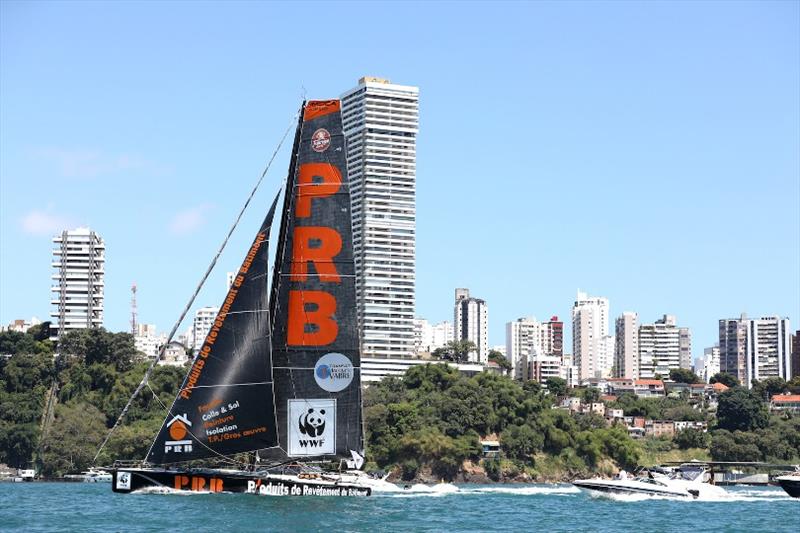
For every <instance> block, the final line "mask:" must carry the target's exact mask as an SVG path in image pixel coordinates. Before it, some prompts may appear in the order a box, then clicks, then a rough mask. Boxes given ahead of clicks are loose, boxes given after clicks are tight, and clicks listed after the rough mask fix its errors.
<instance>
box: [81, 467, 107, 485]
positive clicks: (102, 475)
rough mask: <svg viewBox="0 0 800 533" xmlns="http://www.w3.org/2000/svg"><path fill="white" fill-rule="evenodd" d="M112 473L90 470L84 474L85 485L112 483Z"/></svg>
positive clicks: (95, 469)
mask: <svg viewBox="0 0 800 533" xmlns="http://www.w3.org/2000/svg"><path fill="white" fill-rule="evenodd" d="M112 477H113V476H112V475H111V472H107V471H105V470H99V469H97V468H90V469H89V470H87V471H86V472H84V473H83V482H84V483H111V478H112Z"/></svg>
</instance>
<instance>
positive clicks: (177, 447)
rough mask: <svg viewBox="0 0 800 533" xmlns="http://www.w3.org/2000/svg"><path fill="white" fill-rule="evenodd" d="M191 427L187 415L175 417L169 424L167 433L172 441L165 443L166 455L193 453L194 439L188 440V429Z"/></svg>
mask: <svg viewBox="0 0 800 533" xmlns="http://www.w3.org/2000/svg"><path fill="white" fill-rule="evenodd" d="M191 425H192V423H191V422H190V421H189V418H188V417H187V416H186V413H184V414H182V415H175V416H174V417H172V420H170V421H169V422H167V431H168V432H169V436H170V438H172V440H165V441H164V453H169V452H173V453H190V452H191V451H192V439H187V438H186V435H187V434H188V433H189V430H188V427H191Z"/></svg>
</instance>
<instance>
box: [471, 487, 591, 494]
mask: <svg viewBox="0 0 800 533" xmlns="http://www.w3.org/2000/svg"><path fill="white" fill-rule="evenodd" d="M462 492H465V493H471V494H517V495H520V496H532V495H536V494H553V495H558V494H579V493H580V492H581V490H580V489H579V488H578V487H574V486H572V485H549V486H548V485H542V486H536V487H476V488H474V489H467V490H464V491H462Z"/></svg>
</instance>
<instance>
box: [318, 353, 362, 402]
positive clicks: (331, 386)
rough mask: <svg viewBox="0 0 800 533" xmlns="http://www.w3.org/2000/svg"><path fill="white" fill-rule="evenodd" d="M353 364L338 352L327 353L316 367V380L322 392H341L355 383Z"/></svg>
mask: <svg viewBox="0 0 800 533" xmlns="http://www.w3.org/2000/svg"><path fill="white" fill-rule="evenodd" d="M353 373H354V371H353V363H351V362H350V359H348V358H347V356H346V355H344V354H341V353H338V352H330V353H326V354H325V355H323V356H322V357H320V358H319V360H318V361H317V364H316V365H314V379H315V380H316V381H317V385H319V386H320V388H321V389H322V390H326V391H328V392H339V391H341V390H344V389H346V388H347V387H348V386H349V385H350V383H351V382H352V381H353Z"/></svg>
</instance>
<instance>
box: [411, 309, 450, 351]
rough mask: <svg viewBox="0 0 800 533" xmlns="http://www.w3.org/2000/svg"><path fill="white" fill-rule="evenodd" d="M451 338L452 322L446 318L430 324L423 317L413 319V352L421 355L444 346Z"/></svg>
mask: <svg viewBox="0 0 800 533" xmlns="http://www.w3.org/2000/svg"><path fill="white" fill-rule="evenodd" d="M452 340H453V324H452V322H449V321H447V320H445V321H443V322H439V323H438V324H431V323H430V322H428V321H427V320H425V319H424V318H415V319H414V353H415V354H416V355H421V354H425V353H432V352H433V351H434V350H436V349H437V348H444V347H445V346H446V345H447V343H448V342H450V341H452Z"/></svg>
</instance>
